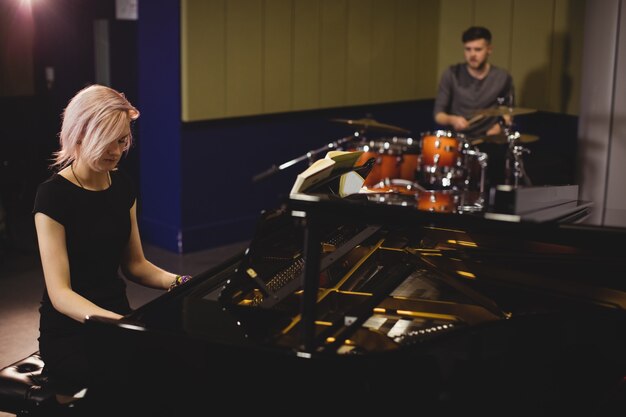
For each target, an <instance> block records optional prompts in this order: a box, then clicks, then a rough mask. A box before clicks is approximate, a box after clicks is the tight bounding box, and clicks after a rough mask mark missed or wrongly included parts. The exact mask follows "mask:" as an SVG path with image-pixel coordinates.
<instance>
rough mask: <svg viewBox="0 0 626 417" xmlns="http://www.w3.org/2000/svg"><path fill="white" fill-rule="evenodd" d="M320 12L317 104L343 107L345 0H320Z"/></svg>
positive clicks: (346, 10)
mask: <svg viewBox="0 0 626 417" xmlns="http://www.w3.org/2000/svg"><path fill="white" fill-rule="evenodd" d="M320 12H321V13H320V16H321V20H320V106H321V107H322V108H325V107H337V106H344V105H345V104H346V50H347V37H348V30H347V23H348V2H347V0H322V2H321V10H320Z"/></svg>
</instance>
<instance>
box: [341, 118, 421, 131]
mask: <svg viewBox="0 0 626 417" xmlns="http://www.w3.org/2000/svg"><path fill="white" fill-rule="evenodd" d="M330 120H331V122H339V123H344V124H347V125H351V126H355V127H358V128H360V129H372V130H378V131H383V132H389V133H405V134H406V133H410V132H411V131H410V130H408V129H403V128H401V127H398V126H393V125H388V124H384V123H380V122H377V121H376V120H374V119H356V120H352V119H330Z"/></svg>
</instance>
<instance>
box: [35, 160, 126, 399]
mask: <svg viewBox="0 0 626 417" xmlns="http://www.w3.org/2000/svg"><path fill="white" fill-rule="evenodd" d="M135 198H136V193H135V190H134V187H133V185H132V181H131V180H130V178H129V177H128V176H127V175H125V174H124V173H122V172H121V171H119V170H116V171H112V172H111V186H110V187H109V188H107V189H106V190H102V191H90V190H86V189H83V188H81V187H79V186H77V185H75V184H73V183H72V182H70V181H68V180H67V179H65V178H64V177H62V176H61V175H58V174H54V175H52V177H50V178H49V179H48V180H46V181H45V182H43V183H42V184H40V185H39V187H38V189H37V194H36V196H35V205H34V209H33V214H35V213H37V212H41V213H43V214H45V215H47V216H49V217H51V218H52V219H54V220H56V221H57V222H59V223H61V224H62V225H63V227H64V228H65V235H66V241H67V253H68V258H69V267H70V279H71V285H72V289H73V290H74V291H76V292H77V293H79V294H81V295H82V296H84V297H85V298H87V299H88V300H90V301H92V302H93V303H95V304H97V305H98V306H100V307H103V308H105V309H108V310H112V311H115V312H116V313H119V314H127V313H129V312H130V311H131V308H130V304H129V302H128V298H127V295H126V283H125V281H124V280H123V278H122V277H121V275H120V274H119V266H120V261H121V257H122V255H123V253H124V250H125V248H126V246H127V245H128V240H129V238H130V229H131V223H130V209H131V207H132V205H133V204H134V202H135ZM39 311H40V324H39V333H40V335H39V349H40V353H41V355H42V359H43V361H44V363H45V371H46V373H47V374H48V375H49V376H50V380H51V382H53V383H54V385H55V388H56V389H57V390H58V391H59V392H67V393H68V394H73V393H75V392H76V391H77V390H79V389H81V388H84V387H85V386H87V385H88V384H89V380H88V375H89V373H88V370H89V364H88V360H87V356H86V354H85V349H84V336H83V332H84V327H83V325H82V324H81V323H80V322H78V321H75V320H73V319H71V318H69V317H68V316H65V315H63V314H61V313H59V312H58V311H56V310H55V309H54V307H53V306H52V303H51V302H50V297H49V296H48V293H47V291H44V294H43V297H42V301H41V307H40V309H39Z"/></svg>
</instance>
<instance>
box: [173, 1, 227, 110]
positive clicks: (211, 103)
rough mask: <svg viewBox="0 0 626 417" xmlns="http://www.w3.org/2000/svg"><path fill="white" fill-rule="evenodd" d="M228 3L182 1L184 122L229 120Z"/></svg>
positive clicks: (182, 104)
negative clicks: (213, 119) (227, 106)
mask: <svg viewBox="0 0 626 417" xmlns="http://www.w3.org/2000/svg"><path fill="white" fill-rule="evenodd" d="M225 3H226V0H182V1H181V21H182V22H181V43H182V45H181V55H182V59H181V86H182V103H181V107H182V120H183V121H193V120H201V119H204V118H206V117H207V115H211V118H218V117H224V116H226V4H225Z"/></svg>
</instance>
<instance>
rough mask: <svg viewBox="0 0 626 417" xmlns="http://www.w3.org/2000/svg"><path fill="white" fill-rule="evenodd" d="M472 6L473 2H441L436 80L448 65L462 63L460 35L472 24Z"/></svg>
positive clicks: (446, 0)
mask: <svg viewBox="0 0 626 417" xmlns="http://www.w3.org/2000/svg"><path fill="white" fill-rule="evenodd" d="M473 6H474V2H473V1H467V0H441V5H440V7H441V9H440V10H441V13H440V15H439V45H438V46H439V56H438V57H437V58H438V62H437V74H438V76H437V79H439V77H440V76H441V73H442V72H443V71H444V70H445V69H446V68H447V67H449V66H450V65H452V64H456V63H458V62H463V44H462V43H461V33H462V32H463V31H464V30H465V29H466V28H468V27H469V26H470V25H472V24H473V23H474V7H473Z"/></svg>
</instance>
